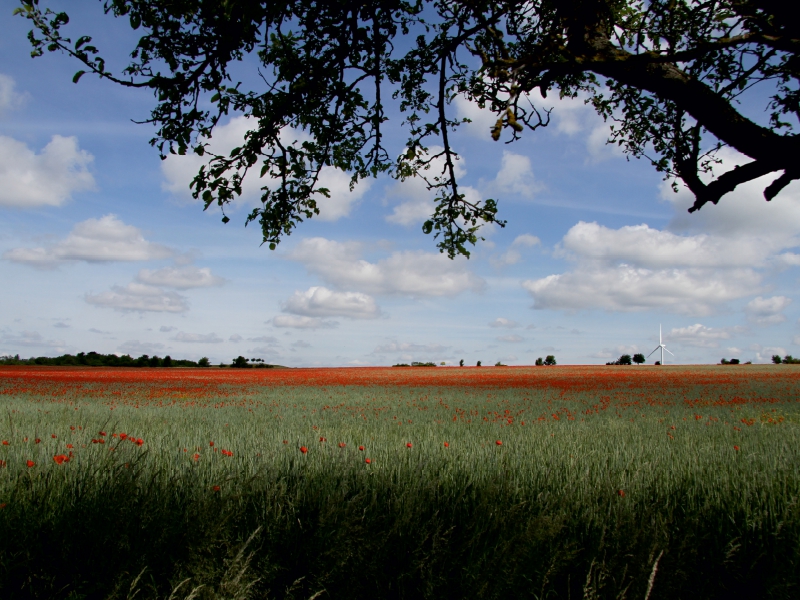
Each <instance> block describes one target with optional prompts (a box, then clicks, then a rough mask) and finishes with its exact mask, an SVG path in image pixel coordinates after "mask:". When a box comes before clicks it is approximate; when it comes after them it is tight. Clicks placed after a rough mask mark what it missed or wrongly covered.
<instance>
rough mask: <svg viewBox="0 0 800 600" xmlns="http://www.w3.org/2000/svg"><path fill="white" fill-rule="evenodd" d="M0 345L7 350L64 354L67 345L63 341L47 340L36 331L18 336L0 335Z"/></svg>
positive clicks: (24, 332) (11, 334) (10, 334)
mask: <svg viewBox="0 0 800 600" xmlns="http://www.w3.org/2000/svg"><path fill="white" fill-rule="evenodd" d="M0 344H2V345H4V346H6V347H9V348H18V347H20V346H21V347H24V348H48V349H50V350H55V351H59V352H64V351H65V349H66V348H67V343H66V342H65V341H64V340H48V339H46V338H45V337H44V336H43V335H42V334H40V333H39V332H38V331H23V332H21V333H18V334H13V333H3V334H2V335H0Z"/></svg>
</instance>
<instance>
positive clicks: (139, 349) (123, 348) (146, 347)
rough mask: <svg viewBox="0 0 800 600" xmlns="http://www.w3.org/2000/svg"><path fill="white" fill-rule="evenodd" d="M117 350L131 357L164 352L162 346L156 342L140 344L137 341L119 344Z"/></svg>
mask: <svg viewBox="0 0 800 600" xmlns="http://www.w3.org/2000/svg"><path fill="white" fill-rule="evenodd" d="M117 350H119V351H120V352H124V353H125V354H130V355H131V356H137V355H138V356H141V355H142V354H147V355H152V354H155V353H156V352H161V351H162V350H164V344H159V343H158V342H154V343H151V342H140V341H139V340H128V341H127V342H125V343H124V344H120V345H119V346H118V347H117Z"/></svg>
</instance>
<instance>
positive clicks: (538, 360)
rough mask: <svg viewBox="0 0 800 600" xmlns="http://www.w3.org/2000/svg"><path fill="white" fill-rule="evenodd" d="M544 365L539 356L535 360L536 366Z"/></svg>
mask: <svg viewBox="0 0 800 600" xmlns="http://www.w3.org/2000/svg"><path fill="white" fill-rule="evenodd" d="M543 364H544V359H543V358H542V357H541V356H540V357H539V358H537V359H536V366H537V367H541V366H542V365H543Z"/></svg>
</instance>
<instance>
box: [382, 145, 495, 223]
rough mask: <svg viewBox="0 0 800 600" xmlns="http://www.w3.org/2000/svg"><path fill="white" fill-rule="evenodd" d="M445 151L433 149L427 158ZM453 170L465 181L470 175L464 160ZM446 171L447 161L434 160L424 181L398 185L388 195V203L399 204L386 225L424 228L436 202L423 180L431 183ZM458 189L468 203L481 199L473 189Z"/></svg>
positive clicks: (407, 180) (434, 193) (433, 192)
mask: <svg viewBox="0 0 800 600" xmlns="http://www.w3.org/2000/svg"><path fill="white" fill-rule="evenodd" d="M443 150H444V148H443V147H442V146H436V145H434V146H430V147H429V148H428V154H429V155H436V154H439V153H441V152H442V151H443ZM453 166H454V169H453V170H454V172H455V175H456V177H457V178H459V179H462V178H463V177H464V176H465V175H466V173H467V171H466V169H465V168H464V160H463V159H459V160H457V161H456V162H455V164H454V165H453ZM444 170H445V161H444V158H443V157H441V156H439V157H437V158H434V159H433V160H431V162H430V164H429V165H428V168H427V169H424V170H423V171H422V172H421V175H422V176H421V177H411V178H409V179H406V180H404V181H398V182H397V183H395V184H394V185H393V186H392V187H391V188H390V189H389V191H388V193H387V194H386V199H387V200H389V201H391V202H394V203H396V204H395V206H394V207H393V209H392V214H390V215H387V216H386V221H387V222H389V223H394V224H396V225H404V226H418V227H419V226H421V225H422V223H424V222H425V221H426V220H427V219H428V218H429V217H430V216H431V215H432V214H433V212H434V210H435V204H434V199H435V198H436V192H435V191H433V190H429V189H428V184H427V183H426V182H425V179H423V177H425V178H427V179H429V180H432V179H433V178H434V177H437V176H440V175H441V174H442V173H443V172H444ZM459 189H460V193H462V194H464V196H465V199H466V200H467V201H468V202H473V203H475V202H479V201H480V200H481V199H482V198H481V194H480V192H478V190H476V189H475V188H473V187H471V186H468V185H462V186H460V187H459Z"/></svg>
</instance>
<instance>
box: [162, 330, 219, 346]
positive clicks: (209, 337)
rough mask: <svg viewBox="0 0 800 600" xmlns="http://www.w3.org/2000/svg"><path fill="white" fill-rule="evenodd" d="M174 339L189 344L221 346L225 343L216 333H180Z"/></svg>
mask: <svg viewBox="0 0 800 600" xmlns="http://www.w3.org/2000/svg"><path fill="white" fill-rule="evenodd" d="M172 339H173V340H175V341H176V342H184V343H187V344H221V343H222V342H223V341H224V340H223V339H222V338H221V337H219V336H218V335H217V334H216V333H186V332H183V331H179V332H178V333H177V334H175V337H173V338H172Z"/></svg>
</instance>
